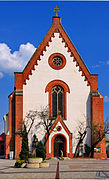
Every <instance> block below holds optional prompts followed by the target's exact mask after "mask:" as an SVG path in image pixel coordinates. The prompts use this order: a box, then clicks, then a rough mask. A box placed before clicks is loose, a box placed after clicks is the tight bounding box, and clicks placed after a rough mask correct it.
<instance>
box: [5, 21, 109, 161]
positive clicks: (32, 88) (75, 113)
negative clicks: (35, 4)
mask: <svg viewBox="0 0 109 180" xmlns="http://www.w3.org/2000/svg"><path fill="white" fill-rule="evenodd" d="M14 75H15V85H14V86H15V88H14V91H13V92H12V93H11V94H10V95H9V113H8V133H7V134H6V142H5V149H6V152H5V157H6V158H7V157H8V155H9V153H10V151H13V152H14V156H15V158H17V157H18V156H19V153H20V151H21V144H22V137H21V131H20V130H21V125H22V122H23V120H24V119H25V116H26V113H28V112H29V111H30V110H40V109H41V107H44V106H47V105H48V107H49V117H55V118H56V120H55V122H54V124H53V126H52V128H51V129H50V136H49V138H48V140H47V143H46V156H47V157H48V158H49V157H55V156H59V155H60V150H63V153H64V156H66V157H71V158H72V157H73V155H74V152H75V148H76V145H77V142H78V135H77V134H78V127H80V124H81V125H82V126H85V128H86V129H87V134H86V137H85V139H84V142H83V144H82V145H81V148H83V147H84V145H85V144H87V145H88V146H91V143H92V136H93V134H92V131H91V127H92V126H93V124H96V123H98V124H99V125H101V126H102V127H103V97H102V96H101V95H100V93H99V92H98V75H94V74H90V72H89V70H88V69H87V67H86V65H85V64H84V62H83V60H82V58H81V57H80V55H79V54H78V52H77V50H76V48H75V47H74V45H73V43H72V42H71V40H70V38H69V37H68V35H67V33H66V32H65V30H64V29H63V27H62V25H61V19H60V17H53V23H52V25H51V27H50V29H49V31H48V32H47V34H46V36H45V37H44V39H43V40H42V42H41V44H40V45H39V47H38V48H37V50H36V51H35V53H34V54H33V56H32V58H31V59H30V61H29V62H28V64H27V66H26V67H25V69H24V70H23V72H15V74H14ZM58 112H60V113H58ZM37 122H38V119H36V120H35V124H37ZM35 124H34V125H33V127H32V129H31V131H30V133H29V136H28V138H29V148H30V150H31V140H32V137H33V135H34V134H36V135H37V137H38V140H43V138H44V131H43V129H42V130H40V132H36V129H35ZM83 124H84V125H83ZM97 147H99V148H100V151H99V152H98V153H94V157H95V158H101V159H103V158H104V159H105V158H106V140H105V138H104V139H103V140H102V141H101V142H100V143H99V144H98V145H97ZM83 151H84V148H83Z"/></svg>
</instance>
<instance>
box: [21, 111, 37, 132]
mask: <svg viewBox="0 0 109 180" xmlns="http://www.w3.org/2000/svg"><path fill="white" fill-rule="evenodd" d="M37 116H38V111H37V110H34V111H32V110H31V111H29V112H28V113H27V114H26V116H25V119H24V121H23V123H24V124H25V125H26V127H27V134H29V132H30V130H31V128H32V126H33V124H34V122H35V119H36V117H37Z"/></svg>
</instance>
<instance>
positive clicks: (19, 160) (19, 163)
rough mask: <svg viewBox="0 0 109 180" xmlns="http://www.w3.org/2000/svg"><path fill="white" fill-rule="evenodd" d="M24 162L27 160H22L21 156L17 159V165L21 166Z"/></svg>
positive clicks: (17, 166)
mask: <svg viewBox="0 0 109 180" xmlns="http://www.w3.org/2000/svg"><path fill="white" fill-rule="evenodd" d="M23 163H25V160H21V159H20V158H18V159H17V160H16V163H15V167H16V168H20V167H21V165H22V164H23Z"/></svg>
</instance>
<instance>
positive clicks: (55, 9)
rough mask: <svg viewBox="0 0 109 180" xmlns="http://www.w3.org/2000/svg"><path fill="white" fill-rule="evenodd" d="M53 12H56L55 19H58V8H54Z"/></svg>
mask: <svg viewBox="0 0 109 180" xmlns="http://www.w3.org/2000/svg"><path fill="white" fill-rule="evenodd" d="M54 11H56V17H58V12H59V8H58V7H57V6H56V8H54Z"/></svg>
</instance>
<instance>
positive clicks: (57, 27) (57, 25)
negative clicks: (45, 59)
mask: <svg viewBox="0 0 109 180" xmlns="http://www.w3.org/2000/svg"><path fill="white" fill-rule="evenodd" d="M54 33H59V37H60V38H62V42H65V47H68V52H70V56H71V57H73V58H72V60H73V61H75V62H76V66H79V71H82V76H85V81H87V82H88V83H87V85H90V86H91V90H97V89H98V75H93V74H90V72H89V70H88V68H87V67H86V65H85V63H84V61H83V60H82V58H81V57H80V55H79V53H78V52H77V50H76V48H75V46H74V45H73V43H72V42H71V40H70V38H69V37H68V35H67V33H66V32H65V30H64V29H63V27H62V25H61V22H60V17H53V23H52V25H51V27H50V29H49V31H48V32H47V34H46V35H45V37H44V39H43V40H42V42H41V43H40V45H39V46H38V48H37V49H36V51H35V53H34V54H33V56H32V58H31V59H30V61H29V62H28V64H27V66H26V67H25V69H24V70H23V72H22V73H23V84H26V79H29V75H32V70H35V65H38V61H40V60H41V58H40V56H41V55H42V56H43V51H46V46H49V42H51V41H52V40H51V38H52V37H54Z"/></svg>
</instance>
